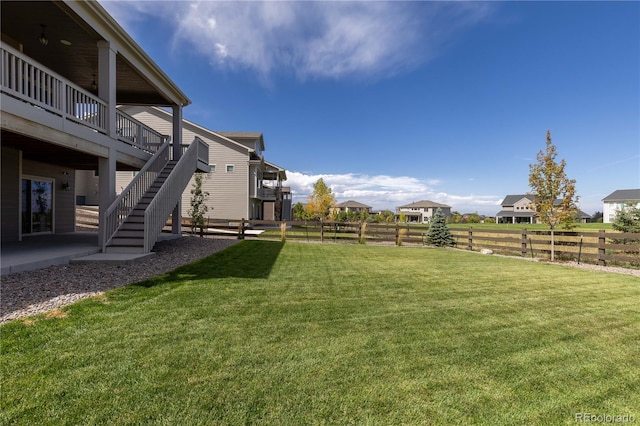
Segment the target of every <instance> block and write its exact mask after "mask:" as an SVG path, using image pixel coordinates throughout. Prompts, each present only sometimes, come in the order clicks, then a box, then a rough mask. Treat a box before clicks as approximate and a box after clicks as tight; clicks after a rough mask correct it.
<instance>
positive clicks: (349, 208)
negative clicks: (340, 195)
mask: <svg viewBox="0 0 640 426" xmlns="http://www.w3.org/2000/svg"><path fill="white" fill-rule="evenodd" d="M371 209H372V207H371V206H368V205H366V204H362V203H359V202H357V201H353V200H349V201H344V202H342V203H338V204H336V205H335V206H333V208H332V209H331V213H333V214H337V213H348V212H354V213H358V214H360V213H363V212H367V213H369V214H371Z"/></svg>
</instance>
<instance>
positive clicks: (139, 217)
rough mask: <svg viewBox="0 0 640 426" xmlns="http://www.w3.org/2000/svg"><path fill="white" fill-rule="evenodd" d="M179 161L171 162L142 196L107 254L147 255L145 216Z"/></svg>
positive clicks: (109, 246) (113, 240)
mask: <svg viewBox="0 0 640 426" xmlns="http://www.w3.org/2000/svg"><path fill="white" fill-rule="evenodd" d="M177 163H178V161H177V160H171V161H169V162H168V163H167V164H166V165H165V167H164V168H163V169H162V171H161V172H160V173H159V174H158V176H157V177H156V179H155V180H154V181H153V184H152V185H151V187H149V189H148V190H147V192H145V194H144V195H143V196H142V198H141V199H140V201H139V202H138V204H137V205H136V206H135V207H134V209H133V211H132V212H131V213H129V215H128V216H127V218H126V219H125V220H124V222H123V223H122V225H120V227H119V228H118V231H117V232H116V234H115V235H114V237H113V239H112V240H111V242H110V243H109V244H108V245H107V247H106V250H105V252H106V253H145V249H144V215H145V211H146V210H147V207H148V206H149V204H151V201H152V200H153V198H154V197H155V196H156V194H157V193H158V191H159V190H160V188H162V185H164V183H165V181H166V180H167V178H168V177H169V175H170V174H171V171H172V170H173V169H174V168H175V166H176V164H177Z"/></svg>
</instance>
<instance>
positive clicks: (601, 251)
mask: <svg viewBox="0 0 640 426" xmlns="http://www.w3.org/2000/svg"><path fill="white" fill-rule="evenodd" d="M606 243H607V239H606V237H605V233H604V229H601V230H599V231H598V264H599V265H602V266H604V265H606V263H607V262H606V259H605V254H606V250H605V245H606Z"/></svg>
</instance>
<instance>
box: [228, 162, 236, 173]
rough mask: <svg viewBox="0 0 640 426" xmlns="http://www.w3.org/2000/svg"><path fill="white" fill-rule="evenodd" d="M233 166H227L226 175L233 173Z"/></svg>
mask: <svg viewBox="0 0 640 426" xmlns="http://www.w3.org/2000/svg"><path fill="white" fill-rule="evenodd" d="M233 170H234V166H233V164H227V173H233Z"/></svg>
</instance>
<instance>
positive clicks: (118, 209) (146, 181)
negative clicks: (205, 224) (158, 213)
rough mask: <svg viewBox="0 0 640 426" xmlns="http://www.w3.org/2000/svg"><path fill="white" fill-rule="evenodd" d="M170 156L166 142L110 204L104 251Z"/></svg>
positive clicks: (106, 214) (107, 213) (105, 227)
mask: <svg viewBox="0 0 640 426" xmlns="http://www.w3.org/2000/svg"><path fill="white" fill-rule="evenodd" d="M169 158H170V152H169V143H164V144H162V145H161V147H160V149H159V150H158V151H157V152H156V153H155V154H154V155H153V157H152V158H151V159H150V160H149V161H148V162H147V164H145V165H144V167H143V168H142V169H141V170H140V171H139V172H138V174H136V176H135V177H134V179H133V180H132V181H131V183H130V184H129V185H127V187H126V188H125V189H124V190H123V191H122V192H121V193H120V195H118V197H117V198H116V199H115V200H114V201H113V203H111V206H109V208H108V209H107V211H106V212H105V214H104V217H103V218H102V220H103V221H104V226H103V227H102V238H101V241H102V251H103V252H104V251H105V249H106V247H107V245H108V244H109V243H110V242H111V240H112V239H113V236H114V235H115V234H116V232H117V230H118V228H119V227H120V225H122V223H123V222H124V221H125V219H126V218H127V216H129V214H130V213H131V212H132V211H133V209H134V208H135V207H136V206H137V205H138V203H139V202H140V200H141V199H142V197H143V196H144V194H145V193H146V192H147V191H148V190H149V188H150V187H151V185H152V184H153V182H154V181H155V180H156V177H157V176H158V174H159V173H160V172H161V171H162V169H163V168H164V167H165V166H166V164H167V163H168V162H169ZM183 189H184V188H183ZM165 219H166V218H165Z"/></svg>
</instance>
